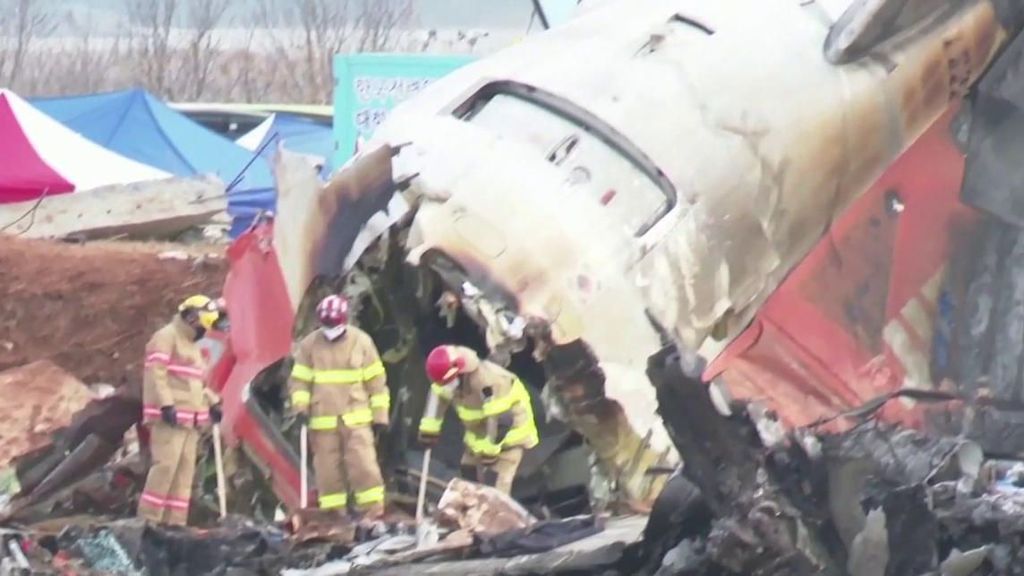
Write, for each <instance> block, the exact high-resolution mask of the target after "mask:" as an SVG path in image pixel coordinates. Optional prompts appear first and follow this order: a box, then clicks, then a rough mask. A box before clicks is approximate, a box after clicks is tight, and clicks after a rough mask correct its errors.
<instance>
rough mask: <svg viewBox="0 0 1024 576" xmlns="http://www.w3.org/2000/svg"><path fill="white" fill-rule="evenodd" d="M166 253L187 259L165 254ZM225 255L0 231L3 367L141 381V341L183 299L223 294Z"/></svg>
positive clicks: (96, 379) (112, 380)
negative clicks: (40, 367)
mask: <svg viewBox="0 0 1024 576" xmlns="http://www.w3.org/2000/svg"><path fill="white" fill-rule="evenodd" d="M168 251H174V252H176V253H177V254H176V256H178V257H181V258H185V259H174V258H167V257H166V253H167V252H168ZM211 252H212V253H213V254H214V255H213V257H212V258H211V257H207V256H201V255H202V254H207V253H211ZM161 254H165V257H164V258H161V257H160V255H161ZM222 255H223V250H219V249H213V250H212V251H211V250H202V249H195V248H182V247H181V246H173V245H165V244H139V243H119V242H97V243H89V244H84V245H74V244H66V243H59V242H49V241H42V240H24V239H19V238H14V237H4V236H0V370H4V369H8V368H12V367H15V366H21V365H24V364H28V363H29V362H34V361H36V360H43V359H46V360H50V361H52V362H54V363H56V364H58V365H59V366H61V367H63V368H64V369H66V370H67V371H68V372H70V373H71V374H73V375H75V376H76V377H77V378H79V379H80V380H82V381H83V382H86V383H89V384H91V383H97V382H105V383H109V384H113V385H122V384H125V383H138V382H140V381H141V377H142V353H143V348H144V347H145V345H146V341H147V340H148V339H149V337H150V335H151V334H152V333H153V331H155V330H156V329H157V328H159V327H160V326H162V325H163V324H164V323H166V322H167V321H168V319H169V318H170V317H171V315H172V314H173V313H174V309H175V307H176V306H177V304H178V303H179V302H180V301H181V300H182V298H185V297H187V296H189V295H191V294H199V293H205V294H210V295H211V296H216V295H219V294H220V291H221V288H222V286H223V284H224V277H225V275H226V274H227V261H226V260H225V259H224V258H223V256H222ZM186 256H187V257H186Z"/></svg>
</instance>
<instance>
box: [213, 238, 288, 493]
mask: <svg viewBox="0 0 1024 576" xmlns="http://www.w3.org/2000/svg"><path fill="white" fill-rule="evenodd" d="M228 258H229V260H230V264H231V270H230V273H229V274H228V278H227V281H226V282H225V285H224V298H225V299H226V300H227V305H228V314H229V317H230V320H231V333H230V340H229V342H228V346H227V347H226V350H225V352H224V354H223V356H222V357H221V358H220V361H219V362H218V363H217V365H216V366H215V367H214V372H213V377H212V378H211V381H212V382H211V385H212V386H213V387H214V388H215V389H218V390H219V392H220V394H221V396H222V398H223V401H224V423H223V428H224V433H225V437H226V439H227V441H228V442H231V443H232V444H237V443H239V442H241V444H242V445H244V447H245V449H246V451H247V453H248V454H249V456H250V457H252V458H254V459H255V460H256V461H257V462H258V463H259V464H260V465H261V466H263V467H264V468H265V469H266V470H269V472H270V475H271V481H272V484H273V487H274V491H275V493H276V494H277V496H278V498H279V499H280V500H281V501H282V503H284V504H285V506H287V507H288V508H290V509H296V508H298V504H299V468H298V458H297V456H296V454H295V450H294V449H293V448H292V447H291V446H290V445H288V443H287V442H286V441H285V439H284V437H283V436H282V435H281V433H280V431H279V430H278V429H277V428H276V427H275V426H274V425H273V424H272V422H271V421H270V420H269V419H268V418H267V417H266V415H265V414H264V413H263V411H262V410H261V409H260V408H259V406H258V405H257V403H256V402H255V400H254V399H252V398H250V395H249V384H250V382H252V380H253V378H255V377H256V375H257V374H259V373H260V371H262V370H263V369H264V368H266V367H267V366H269V365H270V364H273V363H274V362H276V361H278V360H280V359H281V358H284V357H285V356H287V355H288V354H289V353H290V352H291V340H292V327H293V325H294V320H295V319H294V316H293V314H292V306H291V301H290V300H289V298H288V292H287V290H286V288H285V284H284V279H283V277H282V276H281V269H280V267H279V265H278V260H277V254H276V252H275V251H274V249H273V224H272V222H262V223H259V224H257V225H256V226H255V227H254V228H252V229H250V230H249V231H248V232H246V233H244V234H242V235H241V236H239V237H238V239H237V240H235V242H234V243H233V244H232V245H231V247H230V248H229V249H228Z"/></svg>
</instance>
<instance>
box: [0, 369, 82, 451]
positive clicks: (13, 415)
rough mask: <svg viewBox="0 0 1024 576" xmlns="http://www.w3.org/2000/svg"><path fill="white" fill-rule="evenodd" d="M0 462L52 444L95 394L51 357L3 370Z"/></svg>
mask: <svg viewBox="0 0 1024 576" xmlns="http://www.w3.org/2000/svg"><path fill="white" fill-rule="evenodd" d="M0 390H2V391H3V401H2V402H0V421H2V422H3V423H4V425H3V431H2V432H0V462H2V463H3V465H4V466H7V465H9V464H10V463H11V460H12V459H13V458H15V457H17V456H20V455H22V454H27V453H29V452H31V451H33V450H36V449H38V448H41V447H43V446H46V445H48V444H50V443H51V442H52V441H53V434H54V433H55V432H57V431H58V430H59V429H61V428H65V427H67V426H68V425H69V424H70V423H71V420H72V418H73V417H74V415H75V414H76V413H78V412H79V411H80V410H82V409H83V408H85V406H86V404H88V403H89V401H91V400H92V399H93V394H92V392H91V391H90V390H89V388H88V387H86V386H85V384H82V383H81V382H80V381H79V380H78V379H77V378H75V377H74V376H72V375H71V374H68V373H67V372H65V371H64V370H63V369H61V368H60V367H59V366H57V365H56V364H53V363H51V362H49V361H47V360H41V361H39V362H34V363H32V364H29V365H27V366H22V367H21V368H13V369H11V370H7V371H5V372H2V373H0Z"/></svg>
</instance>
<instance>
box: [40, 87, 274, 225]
mask: <svg viewBox="0 0 1024 576" xmlns="http://www.w3.org/2000/svg"><path fill="white" fill-rule="evenodd" d="M32 104H33V105H35V106H36V107H37V108H39V109H40V110H42V111H43V112H45V113H46V114H49V115H50V116H52V117H53V118H56V119H57V120H58V121H60V122H61V123H63V124H64V125H66V126H68V127H69V128H71V129H72V130H75V131H76V132H78V133H80V134H82V135H83V136H85V137H86V138H88V139H90V140H92V141H93V142H96V143H97V144H100V145H101V146H105V147H106V148H109V149H110V150H113V151H115V152H118V153H120V154H122V155H124V156H127V157H128V158H131V159H133V160H136V161H138V162H142V163H143V164H148V165H150V166H154V167H156V168H160V169H162V170H165V171H167V172H170V173H172V174H175V175H177V176H183V177H188V176H194V175H197V174H213V175H215V176H217V177H218V178H220V179H221V180H223V181H224V182H225V184H231V182H232V181H234V180H235V179H236V178H239V174H241V173H242V172H243V170H244V174H243V175H242V176H241V177H240V178H241V181H240V182H238V183H237V184H236V185H235V186H234V187H233V188H231V190H230V191H229V195H228V213H229V214H230V215H231V216H232V218H233V221H234V222H233V225H232V236H235V235H237V234H238V233H240V232H241V231H243V230H244V229H245V228H246V227H248V226H249V224H250V223H251V222H252V219H253V217H254V216H255V215H256V214H258V213H259V212H260V211H262V210H273V209H274V207H275V205H276V198H277V195H276V193H275V190H274V178H273V175H272V174H271V171H270V166H269V165H268V164H267V162H266V160H265V159H264V158H261V157H255V158H254V154H253V153H252V152H250V151H248V150H246V149H245V148H242V147H241V146H239V145H237V144H235V143H234V142H232V141H231V140H229V139H227V138H225V137H223V136H221V135H219V134H216V133H214V132H211V131H210V130H208V129H206V128H205V127H203V126H201V125H199V124H197V123H195V122H193V121H192V120H190V119H189V118H187V117H185V116H184V115H182V114H180V113H178V112H176V111H174V110H172V109H171V108H169V107H168V106H167V105H165V104H164V103H163V102H161V101H160V100H158V99H157V98H155V97H154V96H153V95H151V94H149V93H148V92H146V91H145V90H140V89H135V90H124V91H120V92H108V93H103V94H92V95H85V96H73V97H70V98H40V99H36V100H32ZM250 163H251V164H250ZM246 166H248V168H246Z"/></svg>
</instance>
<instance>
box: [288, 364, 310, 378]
mask: <svg viewBox="0 0 1024 576" xmlns="http://www.w3.org/2000/svg"><path fill="white" fill-rule="evenodd" d="M292 378H295V379H296V380H301V381H303V382H312V381H313V369H312V368H310V367H309V366H306V365H304V364H296V365H294V366H292Z"/></svg>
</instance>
